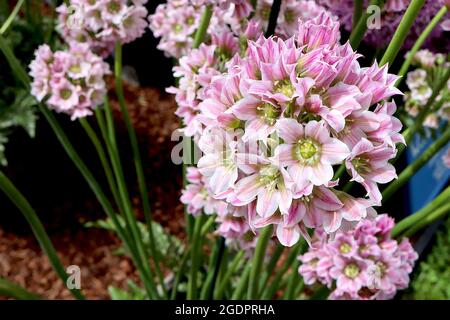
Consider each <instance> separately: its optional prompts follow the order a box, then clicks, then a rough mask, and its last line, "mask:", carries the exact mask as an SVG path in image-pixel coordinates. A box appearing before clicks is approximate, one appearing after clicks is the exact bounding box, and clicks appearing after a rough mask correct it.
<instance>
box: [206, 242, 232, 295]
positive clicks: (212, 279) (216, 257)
mask: <svg viewBox="0 0 450 320" xmlns="http://www.w3.org/2000/svg"><path fill="white" fill-rule="evenodd" d="M225 251H226V247H225V238H223V237H220V238H219V239H217V241H216V245H215V247H214V250H213V252H212V255H211V259H210V263H209V266H208V274H207V275H206V280H205V282H204V283H203V287H202V290H201V293H200V300H206V299H208V300H211V299H212V297H211V296H212V294H213V293H214V287H215V285H216V282H217V277H218V275H219V271H220V268H221V266H222V259H223V258H224V255H225Z"/></svg>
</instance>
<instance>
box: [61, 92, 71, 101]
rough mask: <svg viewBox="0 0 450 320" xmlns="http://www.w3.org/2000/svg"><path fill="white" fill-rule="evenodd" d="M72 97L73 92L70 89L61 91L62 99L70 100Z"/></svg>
mask: <svg viewBox="0 0 450 320" xmlns="http://www.w3.org/2000/svg"><path fill="white" fill-rule="evenodd" d="M71 95H72V90H70V89H62V90H61V91H60V96H61V98H63V99H64V100H67V99H69V98H70V96H71Z"/></svg>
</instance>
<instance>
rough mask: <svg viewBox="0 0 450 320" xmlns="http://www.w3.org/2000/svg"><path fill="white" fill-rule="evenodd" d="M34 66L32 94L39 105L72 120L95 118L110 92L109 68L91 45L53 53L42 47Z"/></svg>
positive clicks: (72, 47) (32, 71) (31, 68)
mask: <svg viewBox="0 0 450 320" xmlns="http://www.w3.org/2000/svg"><path fill="white" fill-rule="evenodd" d="M35 56H36V58H35V59H34V60H33V61H32V62H31V64H30V70H31V71H30V75H31V77H32V78H33V83H32V84H31V87H32V89H31V94H32V95H33V96H35V97H36V99H37V100H38V101H42V100H44V98H48V100H47V102H46V103H47V105H48V106H49V108H51V109H54V110H55V111H57V112H62V113H66V114H68V115H70V116H71V118H72V120H74V119H77V118H81V117H85V116H87V115H91V114H92V110H94V109H95V108H96V107H97V106H98V105H99V104H101V103H102V102H103V98H104V96H105V94H106V92H107V89H106V85H105V81H104V77H105V75H107V74H109V73H110V70H109V66H108V64H106V63H105V62H103V60H102V59H101V58H100V57H99V56H97V55H95V54H93V53H92V52H91V51H90V48H89V46H88V45H87V44H77V43H73V44H72V45H71V46H70V48H69V49H68V50H66V51H56V52H52V51H51V49H50V47H49V46H48V45H46V44H45V45H41V46H40V47H39V48H38V49H37V50H36V52H35Z"/></svg>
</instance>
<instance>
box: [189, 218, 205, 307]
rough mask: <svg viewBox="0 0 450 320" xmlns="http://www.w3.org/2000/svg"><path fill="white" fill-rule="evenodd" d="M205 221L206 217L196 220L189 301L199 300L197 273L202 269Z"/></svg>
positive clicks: (192, 243)
mask: <svg viewBox="0 0 450 320" xmlns="http://www.w3.org/2000/svg"><path fill="white" fill-rule="evenodd" d="M203 220H204V215H203V214H202V215H200V216H199V217H197V218H196V219H195V226H194V232H193V236H192V240H191V245H192V248H191V270H190V276H189V281H188V293H187V298H188V299H189V300H195V299H197V273H198V268H199V267H200V255H201V250H202V248H201V244H202V240H201V239H202V234H201V230H202V224H203Z"/></svg>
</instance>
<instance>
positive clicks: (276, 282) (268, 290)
mask: <svg viewBox="0 0 450 320" xmlns="http://www.w3.org/2000/svg"><path fill="white" fill-rule="evenodd" d="M302 246H303V245H302V244H298V245H296V246H295V247H294V248H292V249H291V252H290V253H289V255H288V257H287V259H286V262H285V263H284V264H283V265H282V266H281V267H280V268H279V269H278V271H277V273H276V274H275V277H274V278H273V279H272V281H271V283H270V286H266V287H265V288H264V290H263V291H262V293H261V297H262V299H271V298H272V297H273V296H274V294H275V292H276V291H277V290H278V289H279V287H280V283H281V280H282V279H283V276H284V275H285V274H286V272H287V271H288V270H289V268H290V267H291V266H292V264H293V263H294V262H295V261H296V259H297V257H298V255H299V253H300V252H301V249H302Z"/></svg>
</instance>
